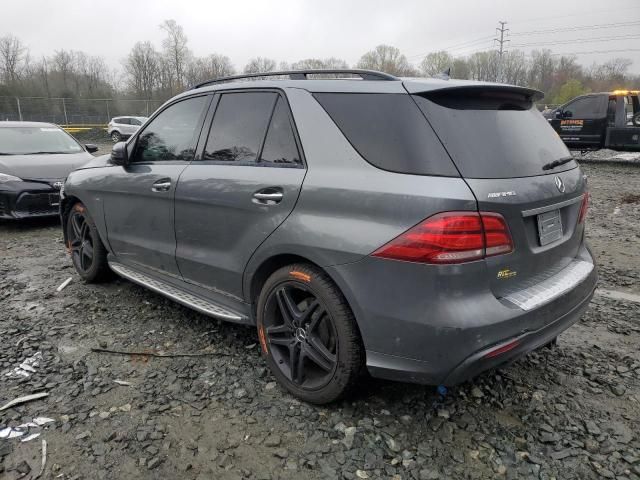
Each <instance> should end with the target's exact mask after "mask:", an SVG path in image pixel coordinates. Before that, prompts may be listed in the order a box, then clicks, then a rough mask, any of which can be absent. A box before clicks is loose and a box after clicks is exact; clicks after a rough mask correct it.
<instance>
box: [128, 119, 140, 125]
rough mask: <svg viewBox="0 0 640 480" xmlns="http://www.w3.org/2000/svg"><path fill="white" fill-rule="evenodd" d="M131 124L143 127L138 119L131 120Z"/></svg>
mask: <svg viewBox="0 0 640 480" xmlns="http://www.w3.org/2000/svg"><path fill="white" fill-rule="evenodd" d="M129 122H130V123H131V125H142V122H141V121H140V120H138V119H137V118H130V119H129Z"/></svg>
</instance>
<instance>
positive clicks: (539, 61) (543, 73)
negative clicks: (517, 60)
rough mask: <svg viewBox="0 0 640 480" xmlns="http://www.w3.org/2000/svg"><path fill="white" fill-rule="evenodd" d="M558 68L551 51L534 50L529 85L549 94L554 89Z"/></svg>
mask: <svg viewBox="0 0 640 480" xmlns="http://www.w3.org/2000/svg"><path fill="white" fill-rule="evenodd" d="M556 66H557V59H556V58H554V56H553V54H552V52H551V50H548V49H544V50H534V51H533V52H531V63H530V66H529V75H528V77H529V78H528V79H527V85H528V86H530V87H533V88H537V89H538V90H542V91H543V92H548V91H549V90H551V88H552V87H553V75H554V73H555V70H556Z"/></svg>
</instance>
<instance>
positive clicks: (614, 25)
mask: <svg viewBox="0 0 640 480" xmlns="http://www.w3.org/2000/svg"><path fill="white" fill-rule="evenodd" d="M636 25H640V21H637V20H634V21H633V22H617V23H601V24H597V25H580V26H575V27H560V28H551V29H547V30H531V31H528V32H517V33H512V34H511V35H512V36H514V37H516V36H518V37H519V36H525V35H543V34H549V33H561V32H577V31H580V30H600V29H603V28H605V29H606V28H623V27H633V26H636Z"/></svg>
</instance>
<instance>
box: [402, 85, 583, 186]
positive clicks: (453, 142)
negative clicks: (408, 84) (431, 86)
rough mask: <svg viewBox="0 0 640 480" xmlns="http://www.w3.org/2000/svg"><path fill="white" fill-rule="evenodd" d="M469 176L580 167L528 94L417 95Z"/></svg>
mask: <svg viewBox="0 0 640 480" xmlns="http://www.w3.org/2000/svg"><path fill="white" fill-rule="evenodd" d="M414 98H415V100H416V102H417V104H418V106H419V107H420V109H422V111H423V112H424V113H425V115H426V116H427V118H428V119H429V122H430V123H431V125H432V126H433V128H434V130H435V132H436V133H437V134H438V137H439V138H440V140H442V142H443V144H444V146H445V148H446V149H447V151H448V152H449V154H450V155H451V158H452V159H453V161H454V162H455V164H456V166H457V167H458V169H459V170H460V173H462V176H463V177H468V178H512V177H529V176H535V175H544V174H551V173H558V172H562V171H565V170H570V169H572V168H576V166H577V164H576V163H575V161H573V160H571V161H569V162H568V163H566V164H564V165H561V166H559V167H557V168H554V169H551V170H543V169H542V167H543V166H544V165H546V164H548V163H549V162H552V161H554V160H560V159H567V158H571V154H570V153H569V150H567V147H566V146H565V145H564V143H563V142H562V140H561V139H560V137H559V136H558V135H557V134H556V133H555V132H554V131H553V129H552V128H551V126H550V125H549V122H547V120H545V118H544V117H543V116H542V114H541V113H540V112H539V111H538V110H537V108H536V107H535V105H533V102H531V101H530V100H528V99H527V97H525V96H524V95H517V94H511V93H507V92H500V93H497V92H485V91H477V90H475V91H474V90H472V91H468V92H465V91H463V90H462V89H459V90H445V91H437V92H431V93H427V94H421V95H414Z"/></svg>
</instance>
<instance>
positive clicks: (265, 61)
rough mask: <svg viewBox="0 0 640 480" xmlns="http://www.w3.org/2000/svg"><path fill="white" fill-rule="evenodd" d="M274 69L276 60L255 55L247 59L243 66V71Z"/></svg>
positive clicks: (259, 71)
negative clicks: (247, 61)
mask: <svg viewBox="0 0 640 480" xmlns="http://www.w3.org/2000/svg"><path fill="white" fill-rule="evenodd" d="M275 69H276V61H275V60H272V59H270V58H265V57H256V58H252V59H251V60H249V63H247V64H246V65H245V67H244V73H261V72H273V71H274V70H275Z"/></svg>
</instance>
